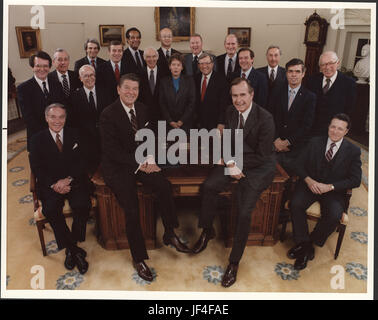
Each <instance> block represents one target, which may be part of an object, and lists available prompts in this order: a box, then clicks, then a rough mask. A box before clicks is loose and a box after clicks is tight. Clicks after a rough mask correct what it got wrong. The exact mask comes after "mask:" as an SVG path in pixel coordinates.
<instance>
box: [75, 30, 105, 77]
mask: <svg viewBox="0 0 378 320" xmlns="http://www.w3.org/2000/svg"><path fill="white" fill-rule="evenodd" d="M84 50H85V52H86V54H87V55H86V56H85V57H84V58H81V59H79V60H77V61H76V62H75V68H74V71H75V72H76V74H77V75H79V69H80V68H81V67H82V66H83V65H86V64H90V65H91V66H92V67H93V68H95V69H97V67H98V66H99V65H100V64H102V63H105V62H106V60H104V59H101V58H100V57H98V56H97V55H98V52H99V51H100V43H99V42H98V41H97V39H94V38H91V39H87V41H85V43H84Z"/></svg>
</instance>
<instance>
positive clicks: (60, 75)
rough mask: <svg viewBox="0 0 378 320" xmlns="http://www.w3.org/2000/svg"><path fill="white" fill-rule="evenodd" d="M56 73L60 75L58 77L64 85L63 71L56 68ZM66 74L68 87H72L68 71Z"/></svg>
mask: <svg viewBox="0 0 378 320" xmlns="http://www.w3.org/2000/svg"><path fill="white" fill-rule="evenodd" d="M56 74H57V75H58V79H59V82H60V83H61V84H62V86H63V77H62V76H63V73H60V72H59V71H58V70H56ZM65 75H66V79H67V83H68V88H71V85H70V77H69V76H68V71H67V72H66V73H65Z"/></svg>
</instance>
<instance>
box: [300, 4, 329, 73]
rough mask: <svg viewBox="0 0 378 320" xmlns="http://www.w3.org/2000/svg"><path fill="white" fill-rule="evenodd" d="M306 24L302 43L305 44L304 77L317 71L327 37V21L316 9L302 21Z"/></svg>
mask: <svg viewBox="0 0 378 320" xmlns="http://www.w3.org/2000/svg"><path fill="white" fill-rule="evenodd" d="M304 24H305V26H306V32H305V39H304V44H305V45H306V47H307V49H306V58H305V66H306V77H308V76H310V75H312V74H314V73H317V72H319V57H320V55H321V54H322V52H323V47H324V44H325V42H326V38H327V29H328V25H329V23H328V22H327V20H326V19H323V18H321V17H320V16H319V15H318V14H317V13H316V11H315V12H314V13H313V14H312V15H311V16H310V17H309V18H308V19H307V20H306V22H305V23H304Z"/></svg>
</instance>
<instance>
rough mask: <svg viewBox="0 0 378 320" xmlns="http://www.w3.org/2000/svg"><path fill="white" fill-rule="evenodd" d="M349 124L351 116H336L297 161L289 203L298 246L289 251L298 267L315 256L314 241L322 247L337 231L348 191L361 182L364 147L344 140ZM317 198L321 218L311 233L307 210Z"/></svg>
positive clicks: (304, 266) (295, 265) (302, 266)
mask: <svg viewBox="0 0 378 320" xmlns="http://www.w3.org/2000/svg"><path fill="white" fill-rule="evenodd" d="M349 127H350V119H349V117H348V115H346V114H337V115H335V116H333V117H332V119H331V122H330V125H329V127H328V137H327V136H325V137H322V136H318V137H314V138H312V140H311V141H310V142H309V144H308V145H307V147H306V148H305V149H304V150H303V152H302V153H301V156H300V158H299V160H298V163H297V167H296V173H297V174H298V176H299V178H300V181H299V183H298V184H297V186H296V188H295V191H294V194H293V197H292V200H291V205H290V210H291V217H292V223H293V235H294V241H295V243H296V246H294V247H293V248H291V249H290V250H289V251H288V257H289V258H291V259H296V261H295V263H294V268H295V269H296V270H302V269H304V268H306V266H307V262H308V260H312V259H313V258H314V256H315V250H314V247H313V244H316V245H318V246H320V247H322V246H323V245H324V243H325V242H326V240H327V238H328V236H329V235H330V234H331V233H332V232H333V231H335V228H336V226H337V223H338V222H339V221H340V219H341V218H342V214H343V212H344V210H345V208H344V203H345V193H346V190H347V189H351V188H357V187H359V185H360V183H361V159H360V156H361V150H360V148H359V147H357V146H355V145H354V144H352V143H351V142H349V141H348V140H347V139H344V137H345V135H346V134H347V133H348V130H349ZM315 201H319V202H320V207H321V214H322V217H321V219H320V220H319V222H318V223H317V224H316V226H315V228H314V230H313V231H312V233H311V234H309V230H308V225H307V218H306V210H307V209H308V208H309V207H310V206H311V205H312V204H313V203H314V202H315Z"/></svg>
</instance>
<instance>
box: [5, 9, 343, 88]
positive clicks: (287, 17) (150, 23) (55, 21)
mask: <svg viewBox="0 0 378 320" xmlns="http://www.w3.org/2000/svg"><path fill="white" fill-rule="evenodd" d="M30 9H31V6H9V67H10V68H11V69H12V72H13V75H14V76H15V78H16V80H17V83H19V82H22V81H24V80H26V79H28V78H29V77H30V76H31V69H30V67H29V65H28V59H25V58H24V59H20V56H19V49H18V44H17V37H16V31H15V27H16V26H28V25H30V21H31V18H32V16H33V15H34V14H31V13H30ZM44 9H45V23H46V29H44V30H41V40H42V48H43V50H45V51H47V52H48V53H50V54H52V53H53V50H54V48H55V47H57V46H59V47H63V48H66V49H67V50H68V51H69V53H70V56H71V64H70V69H73V65H74V62H75V61H76V60H77V59H79V58H81V57H83V56H84V54H85V53H84V49H83V43H84V41H85V39H87V38H89V37H95V38H99V25H100V24H124V25H125V30H127V28H129V27H132V26H136V27H137V28H138V29H140V30H141V32H142V44H141V48H142V49H143V48H144V47H147V46H151V45H152V46H155V47H156V48H158V47H160V43H159V42H158V41H156V38H155V37H156V35H155V22H154V7H99V6H93V7H80V6H79V7H70V6H44ZM313 12H314V9H313V8H307V9H288V8H274V9H273V8H270V9H266V8H264V9H262V8H205V7H201V8H196V14H195V15H196V19H195V31H196V32H197V33H200V34H201V35H202V37H203V39H204V49H205V50H210V51H211V52H213V53H214V54H216V55H218V54H221V53H223V52H224V48H223V40H224V37H225V35H226V34H227V28H228V27H251V28H252V35H251V48H252V49H253V50H254V52H255V56H256V57H255V67H260V66H263V65H265V64H266V63H265V51H266V48H267V47H268V46H269V45H270V44H276V45H279V46H280V47H281V49H282V51H283V56H282V60H281V65H284V64H285V63H286V62H287V61H288V60H290V59H291V58H293V57H297V58H301V59H304V57H305V50H306V47H305V45H304V44H303V40H304V32H305V25H304V22H305V20H306V18H307V17H309V16H310V15H311V14H312V13H313ZM317 13H318V14H319V15H320V16H321V17H323V18H326V19H327V21H330V19H331V17H332V16H333V14H331V12H330V9H317ZM338 39H339V32H338V31H337V30H333V29H332V28H331V27H329V30H328V36H327V43H326V46H325V49H327V50H328V49H329V50H338V48H337V46H338V42H339V40H338ZM173 47H174V48H176V49H178V50H188V49H189V43H188V41H183V42H175V43H174V44H173ZM341 52H344V48H342V50H341ZM99 56H101V57H102V58H105V59H108V56H107V48H106V47H103V48H102V49H101V50H100V54H99Z"/></svg>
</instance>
